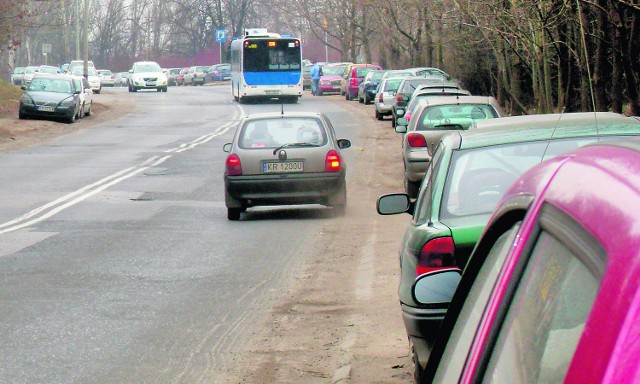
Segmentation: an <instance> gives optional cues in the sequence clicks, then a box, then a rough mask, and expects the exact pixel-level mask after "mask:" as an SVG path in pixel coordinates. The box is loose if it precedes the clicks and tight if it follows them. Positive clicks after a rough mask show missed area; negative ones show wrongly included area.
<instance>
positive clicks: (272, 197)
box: [224, 112, 351, 220]
mask: <svg viewBox="0 0 640 384" xmlns="http://www.w3.org/2000/svg"><path fill="white" fill-rule="evenodd" d="M350 146H351V142H350V141H349V140H346V139H338V138H337V137H336V133H335V131H334V129H333V125H332V124H331V122H330V121H329V119H328V117H327V116H325V115H323V114H318V113H312V112H292V113H284V114H282V113H280V112H277V113H266V114H256V115H249V116H247V117H246V118H244V119H243V120H242V121H241V122H240V124H239V125H238V129H237V130H236V133H235V135H234V138H233V142H232V143H227V144H225V146H224V150H225V151H226V152H228V153H229V155H228V157H227V161H226V170H225V173H224V185H225V204H226V206H227V218H228V219H229V220H238V219H240V215H241V213H242V212H244V211H245V210H246V209H247V208H249V207H252V206H260V205H292V204H293V205H297V204H322V205H326V206H331V207H333V209H334V212H335V213H336V214H338V215H342V214H343V213H344V211H345V207H346V204H347V185H346V182H345V177H346V172H347V169H346V166H345V163H344V158H343V157H342V155H341V154H340V151H341V149H345V148H349V147H350Z"/></svg>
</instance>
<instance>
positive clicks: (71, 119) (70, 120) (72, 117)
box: [67, 113, 76, 124]
mask: <svg viewBox="0 0 640 384" xmlns="http://www.w3.org/2000/svg"><path fill="white" fill-rule="evenodd" d="M75 122H76V114H75V113H73V114H72V115H71V116H69V117H67V124H73V123H75Z"/></svg>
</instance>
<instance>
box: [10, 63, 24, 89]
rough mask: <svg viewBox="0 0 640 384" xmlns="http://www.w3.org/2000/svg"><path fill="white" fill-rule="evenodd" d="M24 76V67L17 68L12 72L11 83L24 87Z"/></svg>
mask: <svg viewBox="0 0 640 384" xmlns="http://www.w3.org/2000/svg"><path fill="white" fill-rule="evenodd" d="M22 75H24V67H15V68H14V69H13V72H11V83H13V85H22Z"/></svg>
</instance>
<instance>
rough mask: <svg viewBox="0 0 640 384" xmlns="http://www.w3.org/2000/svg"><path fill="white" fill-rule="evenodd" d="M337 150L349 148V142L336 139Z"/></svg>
mask: <svg viewBox="0 0 640 384" xmlns="http://www.w3.org/2000/svg"><path fill="white" fill-rule="evenodd" d="M338 148H340V149H347V148H351V142H350V141H349V140H347V139H338Z"/></svg>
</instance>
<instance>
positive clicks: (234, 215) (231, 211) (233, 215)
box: [227, 208, 242, 221]
mask: <svg viewBox="0 0 640 384" xmlns="http://www.w3.org/2000/svg"><path fill="white" fill-rule="evenodd" d="M241 213H242V208H227V219H229V220H231V221H238V220H240V214H241Z"/></svg>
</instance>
